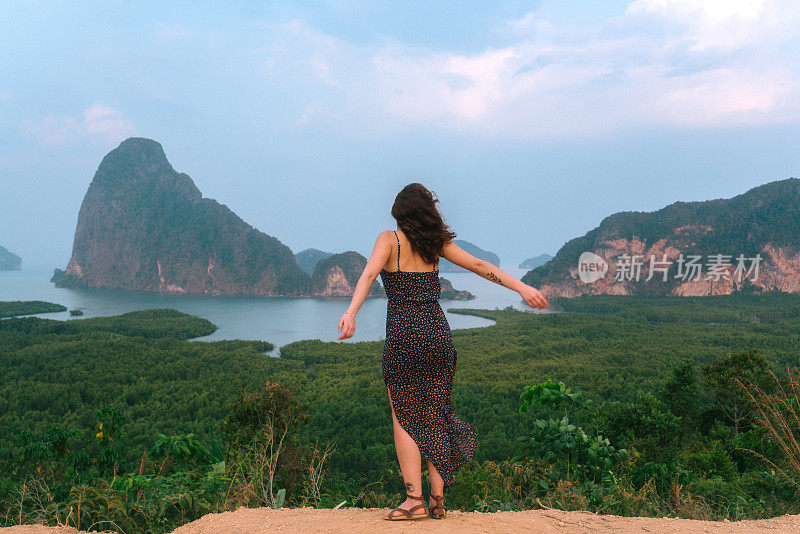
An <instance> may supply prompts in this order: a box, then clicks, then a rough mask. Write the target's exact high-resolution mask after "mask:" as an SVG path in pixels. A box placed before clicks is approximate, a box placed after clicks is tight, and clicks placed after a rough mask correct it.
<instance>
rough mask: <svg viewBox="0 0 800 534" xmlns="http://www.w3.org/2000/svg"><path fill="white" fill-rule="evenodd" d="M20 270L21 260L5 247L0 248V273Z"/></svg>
mask: <svg viewBox="0 0 800 534" xmlns="http://www.w3.org/2000/svg"><path fill="white" fill-rule="evenodd" d="M19 270H22V258H20V257H19V256H17V255H16V254H14V253H13V252H11V251H10V250H8V249H7V248H5V247H0V271H19Z"/></svg>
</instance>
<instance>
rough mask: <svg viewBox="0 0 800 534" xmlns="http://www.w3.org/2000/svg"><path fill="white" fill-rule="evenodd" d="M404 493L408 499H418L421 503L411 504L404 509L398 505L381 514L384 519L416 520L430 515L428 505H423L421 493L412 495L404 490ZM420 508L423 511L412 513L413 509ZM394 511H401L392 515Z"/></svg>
mask: <svg viewBox="0 0 800 534" xmlns="http://www.w3.org/2000/svg"><path fill="white" fill-rule="evenodd" d="M406 495H407V496H408V498H409V499H411V500H413V501H420V502H421V503H422V504H418V505H416V506H412V507H411V508H410V509H408V510H406V509H405V508H400V507H399V506H398V507H397V508H395V509H394V510H392V511H391V512H389V513H388V514H386V515H385V516H383V518H384V519H386V520H387V521H416V520H419V519H428V518H429V517H430V516H429V515H428V507H427V506H425V501H424V500H422V495H419V496H414V495H411V494H410V493H408V492H406ZM418 508H422V509H424V510H425V511H424V512H423V513H419V514H415V513H412V512H414V510H416V509H418ZM395 512H401V513H400V514H397V515H394V513H395Z"/></svg>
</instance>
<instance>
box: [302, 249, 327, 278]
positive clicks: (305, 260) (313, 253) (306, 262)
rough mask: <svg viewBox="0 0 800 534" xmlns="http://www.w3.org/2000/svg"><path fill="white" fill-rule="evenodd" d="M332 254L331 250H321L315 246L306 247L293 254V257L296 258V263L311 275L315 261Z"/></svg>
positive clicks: (315, 264)
mask: <svg viewBox="0 0 800 534" xmlns="http://www.w3.org/2000/svg"><path fill="white" fill-rule="evenodd" d="M332 255H333V253H332V252H323V251H321V250H317V249H315V248H307V249H305V250H303V251H300V252H298V253H297V254H295V255H294V259H295V260H297V265H299V266H300V268H301V269H303V271H305V272H306V273H308V275H309V276H312V275H313V274H314V268H315V267H316V266H317V263H318V262H319V261H320V260H324V259H325V258H327V257H329V256H332Z"/></svg>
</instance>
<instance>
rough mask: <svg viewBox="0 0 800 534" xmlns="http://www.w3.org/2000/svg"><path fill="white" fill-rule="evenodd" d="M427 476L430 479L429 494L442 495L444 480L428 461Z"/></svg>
mask: <svg viewBox="0 0 800 534" xmlns="http://www.w3.org/2000/svg"><path fill="white" fill-rule="evenodd" d="M428 477H429V478H430V479H431V495H442V492H444V480H443V479H442V475H440V474H439V471H437V470H436V468H435V467H434V466H433V464H432V463H431V462H430V461H428ZM431 502H433V501H431Z"/></svg>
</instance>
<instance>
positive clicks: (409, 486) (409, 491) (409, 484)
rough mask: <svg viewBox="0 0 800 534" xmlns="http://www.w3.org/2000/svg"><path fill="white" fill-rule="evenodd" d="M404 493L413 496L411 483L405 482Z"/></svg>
mask: <svg viewBox="0 0 800 534" xmlns="http://www.w3.org/2000/svg"><path fill="white" fill-rule="evenodd" d="M406 491H407V492H408V493H411V494H412V495H413V494H414V484H412V483H411V482H406Z"/></svg>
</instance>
